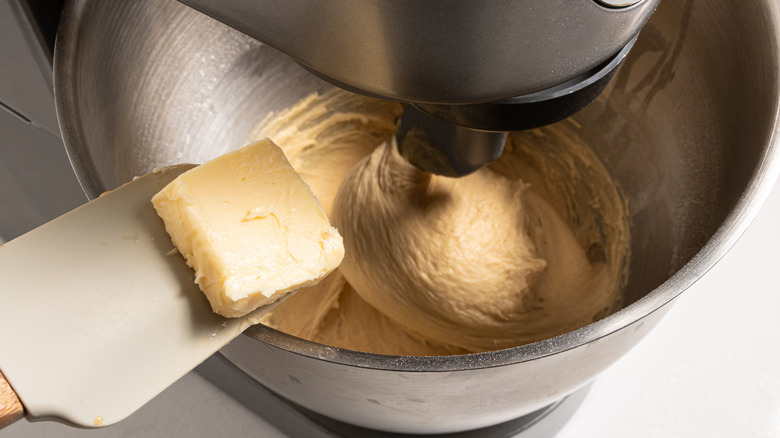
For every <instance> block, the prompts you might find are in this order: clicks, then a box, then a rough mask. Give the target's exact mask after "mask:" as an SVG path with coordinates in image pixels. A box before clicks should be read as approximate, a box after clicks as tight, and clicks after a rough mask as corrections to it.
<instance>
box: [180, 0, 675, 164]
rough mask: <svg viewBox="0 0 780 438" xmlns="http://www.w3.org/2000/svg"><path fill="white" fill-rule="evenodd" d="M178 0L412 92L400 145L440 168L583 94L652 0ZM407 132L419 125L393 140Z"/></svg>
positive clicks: (565, 112)
mask: <svg viewBox="0 0 780 438" xmlns="http://www.w3.org/2000/svg"><path fill="white" fill-rule="evenodd" d="M180 1H182V3H185V4H187V5H189V6H192V7H194V8H195V9H198V10H200V11H201V12H204V13H206V14H207V15H209V16H211V17H213V18H216V19H217V20H219V21H222V22H223V23H225V24H227V25H229V26H231V27H233V28H235V29H237V30H240V31H241V32H243V33H245V34H247V35H249V36H251V37H254V38H256V39H257V40H259V41H262V42H263V43H265V44H268V45H269V46H271V47H274V48H276V49H278V50H280V51H281V52H283V53H285V54H287V55H289V56H290V57H292V58H293V59H295V60H296V61H297V62H299V63H300V64H301V65H303V66H304V67H306V68H307V69H308V70H309V71H311V72H312V73H314V74H315V75H317V76H319V77H321V78H323V79H325V80H326V81H328V82H330V83H332V84H334V85H337V86H339V87H341V88H344V89H346V90H349V91H353V92H356V93H360V94H364V95H368V96H373V97H379V98H383V99H394V100H400V101H404V102H409V103H413V104H415V105H416V106H417V109H418V110H419V111H417V112H415V113H414V114H411V115H408V116H407V115H405V116H404V117H403V119H402V122H401V125H400V127H399V132H398V134H397V137H398V144H399V149H400V152H401V154H402V155H403V156H404V157H406V159H407V160H408V161H409V162H411V163H412V164H414V165H415V166H417V167H418V168H420V169H423V170H425V171H428V172H432V173H436V174H439V175H444V176H450V177H459V176H464V175H468V174H470V173H472V172H474V171H476V170H478V169H480V168H481V167H482V166H484V165H486V164H489V163H491V162H492V161H493V160H495V159H496V158H498V157H499V156H500V155H501V152H502V150H503V146H504V141H505V139H506V135H505V134H504V133H503V132H504V131H516V130H522V129H530V128H536V127H539V126H544V125H547V124H550V123H554V122H557V121H559V120H562V119H564V118H566V117H568V116H570V115H572V114H574V113H576V112H577V111H579V110H580V109H582V108H584V107H585V106H586V105H587V104H588V103H590V102H591V101H592V100H593V99H595V98H596V96H598V95H599V94H600V93H601V91H602V90H604V88H605V87H606V85H607V84H608V83H609V80H610V79H611V78H612V76H613V75H614V74H615V72H616V71H617V68H618V66H619V65H620V62H621V61H622V60H623V58H624V57H625V55H626V54H627V53H628V51H629V50H630V48H631V46H632V45H633V43H634V41H635V40H636V37H637V35H638V33H639V31H640V30H641V29H642V26H644V24H645V23H646V22H647V20H648V19H649V18H650V16H651V15H652V13H653V11H654V10H655V8H656V7H657V6H658V3H659V2H660V0H621V1H616V0H608V1H606V0H551V1H536V0H500V1H494V2H489V3H485V2H475V1H472V0H448V1H418V0H401V1H389V2H388V1H381V0H372V1H364V0H336V1H329V2H315V3H311V2H308V1H304V0H291V1H285V2H277V1H273V0H227V1H224V2H213V1H208V0H180ZM426 115H427V116H432V117H433V118H435V119H438V120H429V119H428V118H427V116H426ZM440 121H443V122H445V123H446V124H442V123H441V122H440ZM448 125H454V126H448ZM484 131H490V132H484ZM409 132H413V133H415V132H416V133H420V135H413V136H411V137H413V138H414V139H415V140H414V141H403V140H404V138H407V133H409ZM493 132H498V133H499V134H495V133H493ZM420 138H424V139H426V140H425V141H419V140H420Z"/></svg>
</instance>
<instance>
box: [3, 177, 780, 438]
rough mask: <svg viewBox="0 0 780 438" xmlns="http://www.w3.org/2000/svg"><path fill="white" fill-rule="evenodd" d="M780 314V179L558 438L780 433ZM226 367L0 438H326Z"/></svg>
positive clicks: (20, 426)
mask: <svg viewBox="0 0 780 438" xmlns="http://www.w3.org/2000/svg"><path fill="white" fill-rule="evenodd" d="M779 315H780V186H776V187H775V189H774V190H773V192H772V194H771V195H770V198H769V200H768V201H767V203H766V204H765V205H764V207H763V208H762V210H761V212H760V213H759V215H758V217H757V218H756V220H755V222H754V223H753V224H752V225H751V227H750V228H749V229H748V230H747V232H746V233H745V235H744V236H743V237H742V238H741V239H740V241H739V242H737V244H736V245H735V246H734V248H733V249H732V250H731V251H730V252H729V253H728V254H727V255H726V256H725V258H724V259H723V260H721V261H720V262H719V263H718V264H717V265H716V266H715V267H714V268H713V269H712V270H711V271H710V272H709V273H707V275H705V276H704V277H703V278H702V279H701V280H700V281H698V282H697V283H696V284H694V285H693V286H692V287H691V288H690V289H688V290H687V291H686V292H684V293H683V294H682V296H681V297H680V298H679V299H678V300H677V302H676V304H675V305H674V307H673V308H672V309H671V310H670V311H669V313H668V315H667V316H666V317H665V318H664V319H663V320H662V321H661V323H660V324H659V325H658V326H657V327H656V328H655V329H654V330H653V331H652V332H651V333H650V334H649V335H648V336H647V337H646V338H645V339H644V340H643V341H642V342H641V343H640V344H639V345H638V346H636V347H635V348H634V349H633V350H632V351H630V352H629V353H628V354H627V355H626V356H625V357H624V358H622V359H621V360H620V361H618V362H617V363H616V364H615V365H614V366H613V367H611V368H610V369H608V370H607V371H606V372H604V373H603V374H602V375H601V376H600V377H599V378H598V379H597V380H596V382H595V383H594V384H593V386H592V387H591V389H590V392H589V393H588V394H587V396H586V398H585V401H584V402H583V403H582V405H581V406H580V407H579V409H578V410H577V411H576V412H575V414H574V416H573V417H572V418H571V419H570V420H569V421H568V423H566V425H565V426H564V427H563V429H562V430H561V431H560V432H559V434H558V435H557V436H558V437H559V438H573V437H577V438H580V437H600V438H602V437H634V438H644V437H741V438H742V437H780V317H778V316H779ZM220 373H222V374H220ZM224 373H225V371H224V369H222V370H221V369H220V368H219V363H216V362H215V361H213V360H209V361H207V362H206V363H205V364H204V365H202V366H201V367H200V368H199V369H198V370H196V371H194V372H191V373H189V374H187V375H186V376H185V377H184V378H183V379H181V380H180V381H179V382H177V383H176V384H174V385H173V386H172V387H170V388H169V389H168V390H166V391H165V392H163V393H162V394H161V395H160V396H158V397H157V398H155V399H154V400H153V401H152V402H151V403H149V404H148V405H147V406H145V407H143V408H142V409H141V410H140V411H138V412H137V413H135V414H133V415H132V416H131V417H130V418H128V419H127V420H125V421H123V422H121V423H119V424H118V425H116V426H112V427H109V428H106V429H101V430H80V429H73V428H69V427H67V426H63V425H60V424H57V423H51V422H40V423H29V422H27V421H20V422H17V423H16V424H14V425H12V426H10V427H9V428H6V429H4V430H2V431H0V437H3V438H4V437H45V436H52V437H63V438H66V437H83V436H89V437H94V438H103V437H174V436H186V437H211V436H232V437H244V436H258V437H287V436H295V437H299V436H300V437H307V438H308V437H323V436H326V435H325V434H324V433H323V432H322V431H320V430H316V429H314V428H312V427H311V426H309V425H307V424H305V422H303V421H301V419H300V417H299V416H298V415H297V414H296V413H294V412H291V410H290V409H289V408H288V407H286V406H284V405H282V404H280V403H278V402H276V401H275V400H274V399H273V397H270V396H268V395H263V394H259V395H258V393H256V392H255V393H253V394H251V397H254V398H252V399H251V400H253V401H252V403H251V406H249V405H250V403H246V400H247V399H246V398H243V400H244V402H245V403H242V402H241V400H242V397H246V394H244V395H242V393H243V391H244V389H245V388H250V387H251V382H248V381H246V380H244V376H239V375H232V376H230V378H227V376H225V374H224ZM228 374H229V373H228ZM209 379H212V380H213V379H217V380H221V382H220V385H219V387H218V386H215V385H214V384H212V383H211V381H210V380H209ZM524 435H525V434H521V435H520V436H521V437H522V436H524Z"/></svg>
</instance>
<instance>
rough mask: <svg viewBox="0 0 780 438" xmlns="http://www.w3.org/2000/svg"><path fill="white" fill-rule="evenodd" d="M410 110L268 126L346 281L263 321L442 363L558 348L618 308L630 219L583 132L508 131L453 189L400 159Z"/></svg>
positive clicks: (324, 112) (362, 103)
mask: <svg viewBox="0 0 780 438" xmlns="http://www.w3.org/2000/svg"><path fill="white" fill-rule="evenodd" d="M401 111H402V106H401V105H399V104H395V103H391V102H380V101H375V100H372V99H368V98H363V97H359V96H355V95H352V94H349V93H346V92H342V91H340V90H336V91H332V92H329V93H327V94H325V95H322V96H310V97H309V98H307V99H306V100H304V101H302V102H301V103H300V104H299V105H296V106H295V107H293V108H291V109H289V110H287V111H286V112H284V113H280V114H278V115H274V116H272V117H270V118H268V119H267V120H265V121H264V122H263V123H261V125H260V126H259V128H258V130H257V132H256V134H255V136H256V138H260V137H263V136H269V137H270V138H271V139H273V140H274V141H275V142H276V143H277V144H279V145H280V147H281V148H282V149H283V150H284V151H285V154H286V155H287V157H288V159H289V160H290V162H291V164H292V165H293V167H294V168H295V169H296V170H297V171H298V172H299V173H300V174H301V176H302V177H303V179H304V181H306V182H307V184H309V185H310V187H311V189H312V191H313V192H314V193H315V195H317V197H318V198H319V199H320V201H321V203H322V205H323V208H324V209H325V211H326V212H327V213H328V214H329V216H330V218H331V220H332V222H333V223H334V225H336V226H337V228H338V229H339V232H340V233H341V234H342V236H343V237H344V244H345V246H346V256H345V259H344V262H343V263H342V265H341V267H340V268H339V271H338V272H336V273H335V274H333V275H331V277H329V278H328V279H326V280H325V281H323V282H321V283H320V284H319V285H317V286H314V287H312V288H309V289H308V290H301V291H299V292H298V294H296V295H295V296H293V297H291V298H290V299H288V300H287V301H286V302H285V303H282V305H280V306H279V307H278V308H277V309H276V310H275V311H274V312H273V313H271V314H269V315H267V316H266V318H265V320H264V322H265V323H266V324H268V325H270V326H272V327H275V328H277V329H279V330H282V331H285V332H287V333H290V334H293V335H296V336H300V337H303V338H306V339H309V340H313V341H315V342H321V343H325V344H328V345H333V346H337V347H342V348H348V349H355V350H360V351H367V352H374V353H384V354H412V355H438V354H455V353H464V352H478V351H489V350H494V349H498V348H506V347H512V346H516V345H521V344H525V343H529V342H533V341H537V340H541V339H545V338H549V337H552V336H555V335H558V334H562V333H565V332H568V331H570V330H574V329H576V328H579V327H582V326H584V325H587V324H589V323H591V322H593V321H595V320H597V319H599V318H601V317H603V316H606V315H607V314H609V313H610V312H612V311H614V310H615V309H616V308H618V307H619V304H620V292H621V290H622V287H623V286H624V283H625V279H626V271H627V261H628V242H629V234H628V232H629V225H628V215H627V207H626V203H625V201H624V200H623V198H622V196H621V195H620V192H619V190H618V188H617V187H616V186H615V184H614V183H613V181H612V180H611V178H610V176H609V174H608V173H607V171H606V170H605V169H604V167H603V166H602V165H601V164H600V163H599V162H598V160H597V159H596V157H595V156H594V155H593V154H592V152H591V151H590V150H589V149H588V148H587V147H586V146H585V145H583V144H582V143H581V142H580V141H579V140H578V137H577V132H576V131H577V129H578V127H577V126H576V124H574V123H573V122H563V123H559V124H556V125H554V126H552V127H546V128H542V129H539V130H535V131H530V132H521V133H515V134H512V135H511V136H510V139H509V141H508V144H507V147H506V150H505V153H504V155H503V156H502V157H501V158H500V159H499V160H498V161H497V162H496V163H494V164H493V165H491V166H489V167H487V168H485V169H482V170H480V171H478V172H476V173H474V174H472V175H469V176H467V177H464V178H460V179H451V178H444V177H439V176H432V175H429V174H426V173H424V172H421V171H419V170H417V169H416V168H414V167H413V166H411V165H410V164H408V163H407V162H406V161H404V160H403V158H401V157H400V156H399V154H398V153H397V150H396V147H395V144H394V142H393V140H392V134H393V132H394V130H395V123H396V120H397V118H398V117H399V115H400V113H401ZM336 192H338V196H336Z"/></svg>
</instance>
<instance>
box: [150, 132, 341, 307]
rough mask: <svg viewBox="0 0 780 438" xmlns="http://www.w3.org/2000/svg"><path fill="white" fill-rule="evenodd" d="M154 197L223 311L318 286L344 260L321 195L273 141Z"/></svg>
mask: <svg viewBox="0 0 780 438" xmlns="http://www.w3.org/2000/svg"><path fill="white" fill-rule="evenodd" d="M152 203H153V204H154V208H155V209H156V210H157V214H158V215H159V216H160V217H161V218H162V220H163V222H164V223H165V229H166V231H168V234H170V236H171V239H172V240H173V243H174V245H176V248H178V250H179V252H180V253H181V254H182V255H183V256H184V258H185V259H186V261H187V264H188V265H189V266H190V267H191V268H193V269H194V270H195V282H196V283H198V285H199V286H200V288H201V290H203V292H204V293H205V294H206V297H207V298H208V300H209V302H210V303H211V307H212V308H213V309H214V311H215V312H217V313H219V314H220V315H223V316H227V317H238V316H243V315H245V314H247V313H249V312H251V311H252V310H254V309H256V308H258V307H260V306H263V305H265V304H268V303H271V302H273V301H275V300H277V299H279V298H281V297H282V296H283V295H285V294H287V293H289V292H293V291H295V290H297V289H299V288H301V287H304V286H310V285H313V284H315V283H317V282H318V281H319V280H321V279H322V278H324V277H325V276H327V275H328V274H329V273H330V272H331V271H333V270H334V269H336V267H338V265H339V264H340V263H341V260H342V259H343V258H344V244H343V242H342V239H341V236H340V235H339V234H338V232H337V231H336V229H335V228H333V227H331V226H330V223H329V222H328V218H327V217H326V216H325V212H324V211H323V210H322V206H321V205H320V203H319V201H318V200H317V198H316V197H314V194H312V192H311V190H310V189H309V187H308V186H307V185H306V183H305V182H303V180H302V179H301V177H300V176H299V175H298V174H297V173H296V172H295V170H294V169H293V168H292V166H291V165H290V163H289V162H288V161H287V158H286V157H285V156H284V153H283V152H282V150H281V149H279V147H278V146H276V145H275V144H274V143H273V142H272V141H270V140H268V139H266V140H261V141H259V142H256V143H253V144H250V145H248V146H246V147H244V148H242V149H239V150H237V151H234V152H230V153H227V154H225V155H222V156H220V157H218V158H215V159H214V160H212V161H209V162H207V163H205V164H203V165H201V166H198V167H196V168H194V169H191V170H189V171H187V172H185V173H183V174H181V175H180V176H179V177H178V178H176V179H175V180H174V181H173V182H171V183H170V184H168V185H167V186H165V188H163V189H162V190H161V191H160V192H159V193H157V194H156V195H155V196H154V197H153V198H152Z"/></svg>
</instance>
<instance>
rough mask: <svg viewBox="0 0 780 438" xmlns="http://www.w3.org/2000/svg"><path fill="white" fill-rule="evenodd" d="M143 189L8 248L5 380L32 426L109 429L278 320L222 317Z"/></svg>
mask: <svg viewBox="0 0 780 438" xmlns="http://www.w3.org/2000/svg"><path fill="white" fill-rule="evenodd" d="M190 167H191V166H177V167H175V168H168V169H164V170H163V171H159V172H156V173H152V174H150V175H147V176H144V177H142V178H139V179H136V180H135V181H133V182H132V183H129V184H126V185H125V186H122V187H120V188H118V189H116V190H114V191H112V192H110V193H108V194H106V195H104V196H102V197H100V198H99V199H97V200H94V201H92V202H90V203H88V204H86V205H84V206H82V207H80V208H78V209H76V210H74V211H72V212H70V213H68V214H66V215H64V216H62V217H60V218H58V219H56V220H54V221H52V222H50V223H48V224H45V225H43V226H41V227H39V228H37V229H35V230H33V231H31V232H29V233H27V234H25V235H23V236H21V237H19V238H17V239H15V240H13V241H11V242H8V243H6V244H5V245H4V246H3V247H0V370H2V372H3V374H5V377H6V379H7V380H8V382H9V383H10V384H11V386H12V387H13V389H14V391H15V392H16V393H17V395H18V396H19V398H20V399H21V401H22V404H23V405H24V407H25V412H26V415H27V416H28V417H29V418H30V419H46V418H55V419H59V420H63V421H66V422H69V423H73V424H76V425H80V426H87V427H92V426H97V425H104V426H105V425H109V424H112V423H115V422H117V421H119V420H121V419H123V418H125V417H126V416H128V415H129V414H131V413H132V412H133V411H135V410H136V409H138V408H139V407H141V406H142V405H143V404H145V403H146V402H147V401H148V400H150V399H151V398H153V397H154V396H155V395H156V394H158V393H159V392H161V391H162V390H163V389H165V388H166V387H168V386H169V385H170V384H172V383H173V382H175V381H176V380H177V379H179V378H180V377H181V376H182V375H184V374H186V373H187V372H188V371H190V370H191V369H193V368H194V367H195V366H197V365H198V364H199V363H201V362H202V361H203V360H205V359H206V358H207V357H209V356H210V355H211V354H213V353H214V352H216V351H217V350H218V349H219V348H221V347H222V346H223V345H225V344H226V343H228V342H230V340H231V339H233V338H234V337H236V336H238V335H239V334H240V333H241V332H242V331H243V329H245V328H246V327H247V326H248V325H250V324H251V323H254V322H256V320H257V318H259V316H260V315H261V314H262V313H264V312H265V311H267V310H268V309H260V310H258V311H256V312H255V313H253V314H250V315H249V316H247V317H244V318H240V319H225V318H223V317H221V316H219V315H217V314H214V313H213V312H212V310H211V307H210V306H209V304H208V301H207V300H206V298H205V296H204V295H203V293H202V292H201V291H200V290H199V288H198V287H197V285H196V284H194V273H193V271H192V270H191V269H190V268H189V267H188V266H187V265H186V264H185V262H184V259H183V258H182V257H181V255H179V254H176V253H173V254H172V249H173V244H172V243H171V240H170V237H169V236H168V234H167V233H166V232H165V228H164V226H163V223H162V221H161V220H160V218H159V217H158V216H157V214H156V212H155V211H154V208H153V207H152V204H151V202H150V199H151V197H152V195H154V194H155V193H156V192H158V191H159V190H160V189H161V188H162V187H163V186H165V184H167V183H168V182H169V181H171V180H173V179H174V178H175V177H176V176H177V175H179V174H180V173H181V172H183V171H184V170H187V169H189V168H190Z"/></svg>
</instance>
